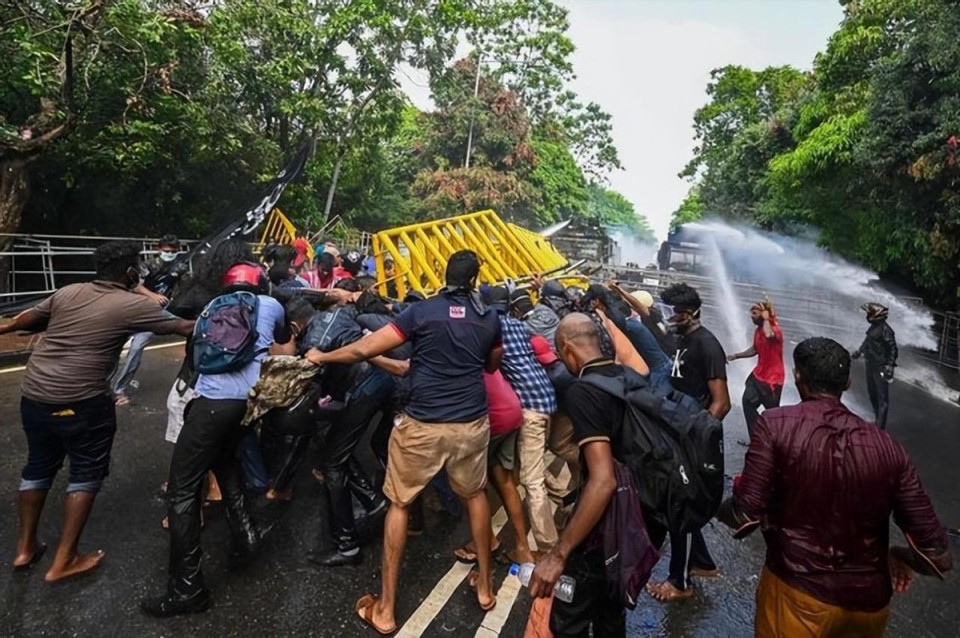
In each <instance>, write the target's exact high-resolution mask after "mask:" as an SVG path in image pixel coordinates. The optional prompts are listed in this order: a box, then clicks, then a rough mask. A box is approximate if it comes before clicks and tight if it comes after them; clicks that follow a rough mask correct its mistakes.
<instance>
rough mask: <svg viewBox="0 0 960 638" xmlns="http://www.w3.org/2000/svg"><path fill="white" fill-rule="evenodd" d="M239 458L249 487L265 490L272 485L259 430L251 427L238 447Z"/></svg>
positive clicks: (260, 490) (259, 490)
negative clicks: (261, 447) (264, 461)
mask: <svg viewBox="0 0 960 638" xmlns="http://www.w3.org/2000/svg"><path fill="white" fill-rule="evenodd" d="M237 459H239V460H240V466H241V467H242V468H243V478H244V479H245V480H246V483H247V487H249V488H250V489H252V490H254V491H256V492H265V491H266V490H267V488H269V487H270V477H269V476H267V468H266V466H265V465H264V463H263V451H262V450H261V449H260V437H258V436H257V431H256V430H254V429H253V428H249V430H248V431H247V433H246V434H245V435H244V436H243V439H242V440H241V441H240V445H239V447H237Z"/></svg>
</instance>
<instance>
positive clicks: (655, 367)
mask: <svg viewBox="0 0 960 638" xmlns="http://www.w3.org/2000/svg"><path fill="white" fill-rule="evenodd" d="M627 338H628V339H630V343H632V344H633V347H634V348H635V349H636V350H637V352H638V353H639V354H640V356H641V357H643V360H644V361H646V363H647V366H648V367H649V368H650V378H649V381H650V385H651V386H653V387H660V386H662V385H663V384H664V383H670V369H671V367H672V362H671V361H670V357H668V356H667V353H665V352H664V351H663V350H662V349H661V348H660V344H659V343H657V338H656V337H654V336H653V333H652V332H650V330H649V329H648V328H647V327H646V326H645V325H643V323H642V322H641V321H640V320H639V319H628V320H627Z"/></svg>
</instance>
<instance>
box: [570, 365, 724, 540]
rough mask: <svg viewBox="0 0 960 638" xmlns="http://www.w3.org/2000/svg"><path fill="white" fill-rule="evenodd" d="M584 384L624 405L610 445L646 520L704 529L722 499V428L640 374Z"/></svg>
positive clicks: (682, 529) (676, 528) (677, 529)
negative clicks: (626, 469) (655, 388)
mask: <svg viewBox="0 0 960 638" xmlns="http://www.w3.org/2000/svg"><path fill="white" fill-rule="evenodd" d="M582 381H584V382H586V383H589V384H590V385H592V386H594V387H596V388H599V389H600V390H603V391H604V392H607V393H608V394H611V395H613V396H615V397H616V398H618V399H620V400H622V401H624V403H625V409H624V416H623V422H622V423H621V424H619V427H617V426H615V428H614V432H613V437H611V444H612V446H613V449H614V453H615V454H616V456H617V459H618V460H620V461H621V462H622V463H624V464H625V465H626V466H627V467H629V468H630V469H631V470H632V471H633V474H634V479H635V480H636V487H637V492H638V494H639V497H640V502H641V503H642V504H643V506H644V507H645V508H646V510H645V513H646V515H647V517H648V518H649V519H651V520H653V521H655V522H657V523H660V524H661V525H664V526H665V527H666V528H667V529H669V530H670V531H671V532H674V533H690V532H694V531H696V530H699V529H701V528H702V527H703V526H704V525H706V524H707V522H709V521H710V519H712V518H713V516H714V514H716V511H717V509H718V508H719V507H720V502H721V500H722V498H723V425H722V424H721V423H720V421H718V420H717V419H715V418H713V416H712V415H711V414H710V413H709V412H707V411H706V410H704V409H701V408H700V407H699V405H697V404H696V402H695V401H693V400H692V399H689V398H688V397H686V396H685V395H682V394H680V395H678V393H675V392H670V393H668V394H666V395H664V394H656V393H654V392H652V391H650V390H649V389H647V387H646V381H645V380H644V378H643V377H641V376H640V375H637V374H635V373H633V372H632V371H630V370H625V371H624V375H623V376H621V377H601V376H598V375H587V376H585V377H583V378H582Z"/></svg>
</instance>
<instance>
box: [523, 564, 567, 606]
mask: <svg viewBox="0 0 960 638" xmlns="http://www.w3.org/2000/svg"><path fill="white" fill-rule="evenodd" d="M534 567H536V565H534V564H533V563H524V564H522V565H518V564H516V563H514V564H513V565H511V566H510V575H511V576H516V577H517V578H519V579H520V583H521V584H522V585H523V586H524V587H529V586H530V576H532V575H533V568H534ZM576 588H577V581H576V580H574V579H573V578H570V577H569V576H561V577H560V579H559V580H557V584H556V585H554V586H553V595H554V596H555V597H556V598H557V600H562V601H563V602H565V603H571V602H573V592H574V591H575V590H576Z"/></svg>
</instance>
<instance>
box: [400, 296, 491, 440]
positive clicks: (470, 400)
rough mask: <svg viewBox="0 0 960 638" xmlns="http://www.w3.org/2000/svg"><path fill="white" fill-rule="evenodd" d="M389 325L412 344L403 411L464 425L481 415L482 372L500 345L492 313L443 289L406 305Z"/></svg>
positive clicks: (484, 399) (483, 399) (483, 411)
mask: <svg viewBox="0 0 960 638" xmlns="http://www.w3.org/2000/svg"><path fill="white" fill-rule="evenodd" d="M392 325H393V327H394V328H395V329H396V330H397V332H398V333H399V334H400V335H401V336H402V337H403V338H405V339H406V340H407V341H409V342H411V343H412V344H413V356H412V357H411V359H410V374H409V375H408V376H409V378H410V400H409V403H407V406H406V408H404V410H405V412H406V413H407V414H408V415H410V416H411V417H413V418H414V419H417V420H418V421H424V422H427V423H467V422H470V421H475V420H477V419H479V418H480V417H482V416H483V415H485V414H487V393H486V390H485V389H484V385H483V370H484V368H485V366H486V363H487V360H488V358H489V356H490V351H491V350H493V349H494V348H495V347H496V346H498V345H499V344H500V320H499V319H498V318H497V313H496V312H494V311H493V310H487V311H486V312H484V313H483V314H481V313H480V312H478V311H477V310H476V308H474V304H473V303H472V300H471V299H470V297H469V293H467V292H465V291H456V292H447V293H441V294H439V295H437V296H436V297H433V298H432V299H428V300H426V301H421V302H419V303H415V304H413V305H411V306H409V307H408V308H407V309H406V310H404V311H403V312H402V313H400V315H399V316H398V317H397V318H396V319H394V321H393V324H392Z"/></svg>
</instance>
